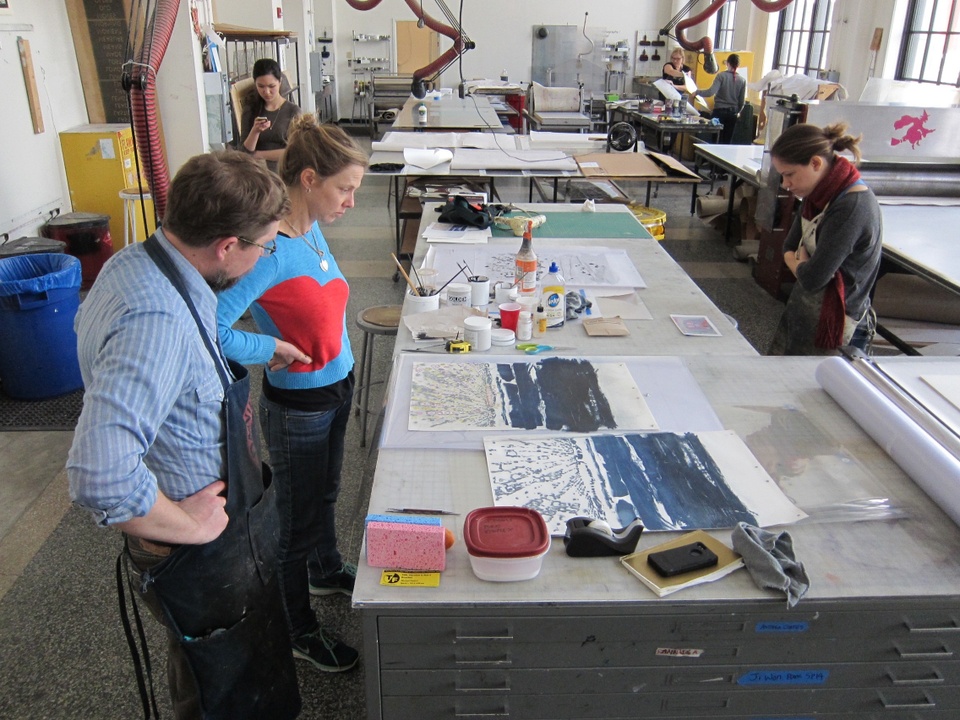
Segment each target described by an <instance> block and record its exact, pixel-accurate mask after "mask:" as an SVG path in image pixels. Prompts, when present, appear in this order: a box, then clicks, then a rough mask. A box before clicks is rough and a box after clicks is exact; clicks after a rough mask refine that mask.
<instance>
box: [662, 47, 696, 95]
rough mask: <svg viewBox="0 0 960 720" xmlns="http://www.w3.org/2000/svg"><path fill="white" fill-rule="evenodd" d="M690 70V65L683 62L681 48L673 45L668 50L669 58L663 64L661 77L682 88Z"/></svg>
mask: <svg viewBox="0 0 960 720" xmlns="http://www.w3.org/2000/svg"><path fill="white" fill-rule="evenodd" d="M690 72H691V70H690V66H689V65H686V64H684V62H683V50H681V49H680V48H679V47H675V48H674V49H673V50H672V51H671V52H670V60H669V61H667V63H666V64H665V65H664V66H663V74H662V77H663V79H664V80H669V81H670V82H672V83H673V84H674V85H676V86H677V87H679V88H682V87H684V86H685V85H686V83H687V78H688V77H689V76H690Z"/></svg>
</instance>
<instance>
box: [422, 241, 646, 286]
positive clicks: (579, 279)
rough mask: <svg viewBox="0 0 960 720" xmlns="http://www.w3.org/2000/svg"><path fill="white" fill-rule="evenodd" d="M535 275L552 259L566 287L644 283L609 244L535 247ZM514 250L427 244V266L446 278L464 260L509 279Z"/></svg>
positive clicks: (484, 272) (475, 269)
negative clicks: (429, 247) (587, 246)
mask: <svg viewBox="0 0 960 720" xmlns="http://www.w3.org/2000/svg"><path fill="white" fill-rule="evenodd" d="M537 252H538V255H539V258H538V260H537V279H538V280H539V279H540V278H541V276H543V274H544V273H546V272H547V268H548V267H549V265H550V263H551V262H556V263H557V265H559V267H560V273H561V274H562V275H563V278H564V280H565V281H566V283H567V286H568V287H646V283H645V282H644V280H643V277H641V275H640V273H639V272H638V271H637V269H636V267H635V266H634V264H633V262H632V261H631V260H630V257H629V255H628V254H627V253H626V251H625V250H614V249H610V248H573V247H565V248H552V249H550V250H545V249H542V248H541V250H538V251H537ZM516 255H517V254H516V250H513V251H509V250H506V249H504V248H503V247H502V246H499V245H485V246H478V247H469V248H468V247H463V246H458V247H439V246H435V247H433V248H431V256H432V260H431V267H433V268H434V269H435V270H436V271H437V276H438V277H441V278H448V277H450V276H452V275H453V274H454V273H456V272H457V270H458V266H462V265H463V264H464V263H466V264H467V266H468V267H469V268H470V270H471V271H472V272H473V273H474V274H477V275H486V276H487V277H489V278H490V281H491V282H493V283H496V282H497V281H502V280H508V281H510V282H511V283H512V282H513V274H514V270H515V266H516V259H517V257H516Z"/></svg>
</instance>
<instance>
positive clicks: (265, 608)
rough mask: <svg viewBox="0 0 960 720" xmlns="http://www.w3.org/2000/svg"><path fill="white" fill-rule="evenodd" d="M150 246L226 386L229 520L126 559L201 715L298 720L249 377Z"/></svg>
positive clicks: (270, 502) (159, 250)
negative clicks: (167, 547) (139, 562)
mask: <svg viewBox="0 0 960 720" xmlns="http://www.w3.org/2000/svg"><path fill="white" fill-rule="evenodd" d="M145 246H146V249H147V252H148V253H149V254H150V257H151V258H152V259H153V260H154V262H155V263H156V264H157V266H158V267H159V268H160V270H161V271H163V273H164V275H166V276H167V277H168V278H169V279H170V281H171V283H173V285H174V287H176V288H177V290H178V291H179V292H180V294H181V295H182V296H183V298H184V300H185V301H186V303H187V306H188V307H189V308H190V311H191V313H192V314H193V316H194V319H195V320H196V321H197V326H198V328H199V331H200V334H201V336H202V337H203V340H204V343H205V344H206V346H207V349H208V350H209V351H210V354H211V356H212V357H213V360H214V364H215V365H216V366H217V369H218V372H219V373H220V377H221V381H222V382H223V385H224V393H225V397H224V412H225V424H226V445H227V450H226V456H227V477H226V478H225V480H226V485H227V489H226V493H227V501H226V508H225V509H226V513H227V516H228V518H229V521H228V523H227V527H226V529H225V530H224V531H223V533H222V534H221V535H220V536H219V537H218V538H217V539H216V540H213V541H212V542H209V543H206V544H204V545H181V546H179V547H177V548H176V549H174V550H173V552H172V553H171V554H170V555H169V556H168V557H167V558H165V559H164V560H162V561H160V562H159V563H157V564H156V565H154V566H153V567H151V568H149V569H147V570H144V571H143V572H139V571H138V570H137V569H136V568H135V567H134V566H133V565H132V563H131V562H129V558H127V560H128V562H127V563H126V566H127V573H128V578H129V580H130V582H131V585H132V586H133V587H134V589H135V590H136V591H137V592H138V594H139V595H140V597H141V598H142V599H143V600H144V602H145V603H146V604H147V605H148V607H151V609H152V610H155V611H156V609H159V612H160V613H161V614H160V616H159V617H158V619H159V620H160V621H161V622H162V623H163V624H164V625H165V626H166V627H167V630H168V632H171V633H173V635H174V637H175V639H176V645H175V646H174V645H172V644H171V651H175V650H179V652H180V653H182V659H184V660H185V661H186V665H187V666H188V667H189V669H190V671H191V673H192V674H193V679H194V681H195V684H196V688H197V690H198V693H199V704H200V717H202V718H209V719H211V720H213V719H216V718H223V719H224V720H227V719H229V720H237V719H238V718H265V717H269V718H278V719H279V718H295V717H296V716H297V715H298V714H299V712H300V694H299V690H298V687H297V676H296V670H295V669H294V661H293V654H292V651H291V647H290V639H289V635H288V632H287V626H286V619H285V616H284V611H283V601H282V597H281V594H280V589H279V579H278V577H277V573H276V570H277V557H278V526H277V523H278V520H277V510H276V497H275V496H276V493H275V491H274V488H273V487H272V486H271V485H269V476H268V475H265V474H264V468H263V466H262V465H261V463H260V459H259V452H258V440H257V435H256V423H255V422H254V416H253V413H252V411H251V410H250V405H249V388H250V381H249V377H248V376H247V372H246V370H245V369H244V368H243V367H242V366H240V365H237V364H234V363H230V369H231V371H232V372H233V374H234V377H235V378H237V379H236V380H235V381H231V379H230V378H229V377H228V375H227V372H226V370H225V369H224V367H223V362H222V361H221V359H220V354H219V352H218V351H217V349H216V347H215V346H214V345H213V343H212V342H211V340H210V338H209V336H208V334H207V332H206V329H205V328H204V327H203V324H202V322H201V321H200V318H199V315H198V314H197V311H196V308H195V307H194V305H193V302H192V300H191V299H190V296H189V293H188V292H187V290H186V286H185V284H184V282H183V280H182V278H181V276H180V274H179V271H178V270H177V268H176V266H175V265H174V264H173V261H172V260H171V259H170V258H169V256H168V255H167V253H166V252H165V251H164V249H163V247H162V246H161V245H160V243H159V241H158V240H157V239H156V237H151V238H149V239H148V240H147V241H146V243H145ZM265 479H266V483H265ZM265 484H266V485H267V486H266V487H265Z"/></svg>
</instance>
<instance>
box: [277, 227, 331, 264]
mask: <svg viewBox="0 0 960 720" xmlns="http://www.w3.org/2000/svg"><path fill="white" fill-rule="evenodd" d="M283 221H284V222H285V223H286V224H287V227H288V228H290V229H291V230H293V232H294V233H295V234H296V235H297V236H298V237H299V238H300V239H301V240H303V242H304V243H306V245H307V247H308V248H310V249H311V250H313V251H314V252H315V253H316V254H317V257H318V258H320V269H321V270H323V271H324V272H326V271H327V270H329V269H330V263H328V262H327V259H326V258H325V257H324V255H325V254H326V253H324V252H323V250H321V249H320V246H319V243H317V242H316V240H315V239H314V238H313V228H312V227H311V228H310V240H307V233H305V232H300V231H299V230H297V229H296V228H295V227H294V226H293V224H292V223H291V222H290V221H289V220H287V219H286V218H284V219H283Z"/></svg>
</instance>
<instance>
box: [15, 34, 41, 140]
mask: <svg viewBox="0 0 960 720" xmlns="http://www.w3.org/2000/svg"><path fill="white" fill-rule="evenodd" d="M17 47H18V48H19V49H20V65H21V66H22V67H23V82H24V84H25V85H26V86H27V101H28V102H29V103H30V117H31V118H32V119H33V133H34V135H39V134H40V133H42V132H43V110H42V108H41V107H40V93H39V92H38V91H37V78H36V75H34V73H33V56H32V55H31V54H30V41H29V40H25V39H24V38H17Z"/></svg>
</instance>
